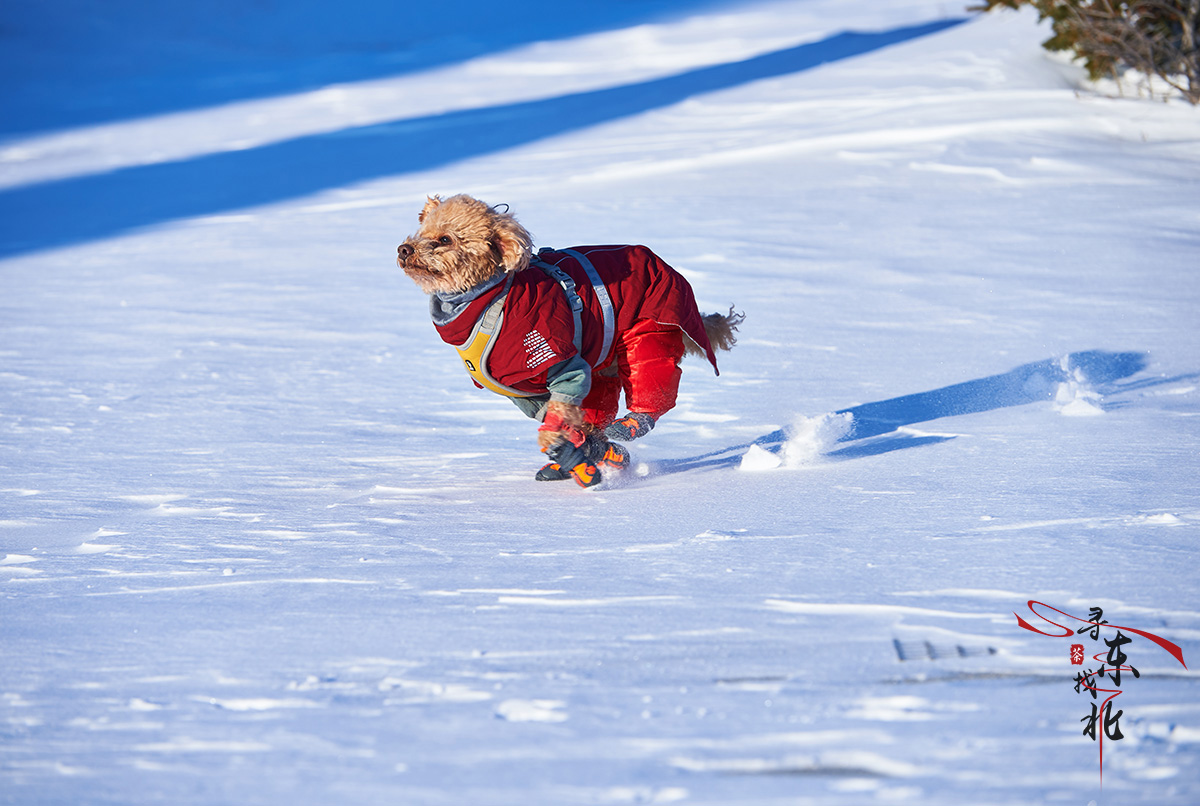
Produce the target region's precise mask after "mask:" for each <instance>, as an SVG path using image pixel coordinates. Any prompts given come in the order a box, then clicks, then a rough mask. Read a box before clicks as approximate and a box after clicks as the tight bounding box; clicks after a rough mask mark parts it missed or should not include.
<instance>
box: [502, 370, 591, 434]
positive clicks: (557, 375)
mask: <svg viewBox="0 0 1200 806" xmlns="http://www.w3.org/2000/svg"><path fill="white" fill-rule="evenodd" d="M546 388H547V389H549V390H550V394H549V395H543V396H541V397H513V398H509V399H510V400H512V402H513V403H515V404H516V406H517V408H519V409H520V410H521V411H522V412H523V413H524V414H525V416H526V417H530V418H532V419H534V420H541V419H542V418H544V417H545V416H546V404H547V403H548V402H549V401H551V400H557V401H559V402H560V403H571V404H573V405H576V406H578V405H580V404H581V403H583V399H584V398H585V397H587V394H588V392H590V391H591V389H592V368H591V367H590V366H589V365H588V362H587V361H585V360H584V359H583V357H582V356H579V355H576V356H574V357H573V358H568V359H567V360H566V361H560V362H559V363H557V364H555V365H554V366H552V367H550V370H549V371H548V372H547V373H546Z"/></svg>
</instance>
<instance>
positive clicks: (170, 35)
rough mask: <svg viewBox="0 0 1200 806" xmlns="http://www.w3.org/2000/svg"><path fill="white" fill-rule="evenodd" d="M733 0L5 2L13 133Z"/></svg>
mask: <svg viewBox="0 0 1200 806" xmlns="http://www.w3.org/2000/svg"><path fill="white" fill-rule="evenodd" d="M729 2H730V0H636V1H635V2H612V0H575V2H570V3H564V2H562V0H518V2H517V3H494V2H491V1H490V0H439V2H436V3H418V2H397V0H338V2H336V3H333V2H327V0H288V2H276V1H275V0H256V1H254V2H248V0H207V2H204V3H191V2H145V0H105V1H104V2H102V3H98V2H96V0H54V2H30V1H29V0H25V1H24V2H20V1H19V0H18V1H17V2H13V1H12V0H9V2H6V3H0V41H3V47H0V109H3V110H4V114H3V115H0V135H14V134H29V133H33V132H45V131H52V130H55V129H62V128H66V127H76V126H87V125H94V124H98V123H107V122H110V121H115V120H123V119H128V118H134V117H145V116H148V115H160V114H165V113H169V112H178V111H182V110H187V109H201V108H204V107H208V106H216V105H219V104H227V103H231V102H235V101H242V100H247V99H255V98H267V97H271V96H277V95H285V94H290V93H297V92H304V91H307V90H314V89H320V88H322V87H328V86H330V85H331V84H340V83H345V82H350V81H364V80H369V79H375V78H380V77H385V76H394V75H401V74H404V73H409V72H413V71H417V70H428V69H430V68H434V67H438V66H441V65H447V64H455V63H457V62H463V61H467V60H469V59H474V58H478V57H481V56H485V55H487V54H489V53H495V52H498V51H503V50H508V49H510V48H516V47H520V46H521V45H525V44H528V43H532V42H541V41H548V40H556V39H557V40H562V39H567V38H570V37H575V36H581V35H584V34H590V33H594V32H597V31H605V30H618V29H622V28H629V27H631V26H636V25H642V24H647V23H654V22H657V21H660V20H666V19H672V18H677V17H681V16H687V15H691V14H696V13H699V12H701V11H704V10H706V9H711V8H720V7H722V6H725V5H728V4H729Z"/></svg>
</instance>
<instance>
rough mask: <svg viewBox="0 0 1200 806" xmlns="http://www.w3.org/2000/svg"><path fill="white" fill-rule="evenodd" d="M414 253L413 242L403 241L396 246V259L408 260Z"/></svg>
mask: <svg viewBox="0 0 1200 806" xmlns="http://www.w3.org/2000/svg"><path fill="white" fill-rule="evenodd" d="M412 255H413V248H412V244H408V243H402V244H400V245H399V246H397V247H396V259H397V260H399V261H400V262H401V263H403V262H404V261H406V260H408V259H409V258H410V257H412Z"/></svg>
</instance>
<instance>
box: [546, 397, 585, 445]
mask: <svg viewBox="0 0 1200 806" xmlns="http://www.w3.org/2000/svg"><path fill="white" fill-rule="evenodd" d="M552 415H558V416H559V417H561V418H562V422H563V424H564V425H569V426H572V427H573V428H578V429H579V430H581V431H583V432H585V433H586V432H588V431H590V430H592V429H591V428H589V427H588V426H587V425H586V424H585V423H584V422H583V410H582V409H580V408H579V407H578V406H574V405H572V404H570V403H563V402H561V401H558V400H551V401H550V402H549V403H547V404H546V419H547V420H549V419H550V418H551V416H552ZM563 438H564V434H563V432H562V431H538V447H539V448H541V449H542V450H543V451H544V450H546V448H549V447H550V446H551V445H554V444H555V443H557V442H558V441H559V440H561V439H563Z"/></svg>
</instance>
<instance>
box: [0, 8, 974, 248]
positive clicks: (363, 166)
mask: <svg viewBox="0 0 1200 806" xmlns="http://www.w3.org/2000/svg"><path fill="white" fill-rule="evenodd" d="M962 22H964V20H961V19H951V20H938V21H936V22H931V23H926V24H923V25H915V26H907V27H903V28H895V29H892V30H890V31H880V32H874V33H854V32H848V33H841V34H837V35H836V36H831V37H829V38H827V39H824V40H822V41H820V42H812V43H808V44H805V45H799V46H797V47H792V48H786V49H783V50H779V51H775V52H773V53H768V54H765V55H762V56H757V57H755V58H752V59H746V60H744V61H738V62H730V63H727V64H720V65H715V66H711V67H704V68H700V69H696V70H690V71H687V72H684V73H680V74H677V75H674V76H669V77H666V78H660V79H654V80H651V81H644V82H640V83H635V84H629V85H625V86H619V87H610V88H608V89H601V90H593V91H589V92H580V93H575V94H571V95H564V96H561V97H557V98H548V99H542V100H536V101H526V102H521V103H512V104H505V105H500V106H494V107H489V108H485V109H469V110H462V111H457V112H448V113H445V114H439V115H432V116H428V117H422V118H399V119H396V120H394V121H390V122H387V123H380V124H374V125H370V126H361V127H356V128H349V129H343V130H340V131H337V132H332V133H328V134H319V135H309V136H305V137H298V138H294V139H291V140H285V141H282V142H276V143H269V144H265V145H262V146H258V147H256V148H248V149H244V150H236V151H224V152H220V153H216V154H206V155H204V156H200V157H195V158H192V159H187V160H178V161H174V162H164V163H155V164H150V165H139V166H134V167H128V168H123V169H120V170H115V171H110V172H107V173H99V174H90V175H86V176H78V177H71V178H67V179H61V180H55V181H50V182H43V183H40V184H33V185H26V186H21V187H16V188H13V189H10V190H6V191H3V192H0V222H3V223H0V228H2V229H0V258H4V257H9V256H12V255H16V254H21V253H25V252H30V251H35V250H40V249H48V248H56V247H61V246H67V245H70V244H76V243H81V242H85V241H89V240H93V239H97V238H104V237H110V236H113V235H117V234H120V233H122V232H126V231H129V230H131V229H134V228H137V227H145V226H150V225H154V224H160V223H163V222H166V221H172V220H177V219H183V218H191V217H195V216H204V215H212V214H215V213H219V212H223V211H227V210H231V209H238V208H246V207H254V206H258V205H264V204H269V203H273V202H278V201H282V200H284V199H291V198H295V197H299V196H305V195H308V194H313V193H317V192H319V191H323V190H327V189H330V188H338V187H344V186H346V185H350V184H354V183H357V182H363V181H366V180H369V179H374V178H377V177H382V176H394V175H399V174H404V173H410V172H414V171H427V170H431V169H434V168H438V167H441V166H444V165H447V164H450V163H454V162H458V161H460V160H464V159H467V158H470V157H477V156H480V155H483V154H491V153H495V152H498V151H503V150H505V149H510V148H515V147H517V146H522V145H526V144H529V143H532V142H536V141H539V140H543V139H546V138H549V137H554V136H557V135H561V134H564V133H567V132H571V131H575V130H578V129H583V128H586V127H590V126H595V125H598V124H601V123H606V122H608V121H611V120H616V119H619V118H624V117H628V116H631V115H636V114H640V113H643V112H647V111H650V110H652V109H658V108H661V107H664V106H668V105H670V104H674V103H678V102H680V101H683V100H685V99H687V98H690V97H692V96H694V95H697V94H701V93H708V92H714V91H717V90H723V89H728V88H730V87H736V86H739V85H742V84H746V83H748V82H751V81H757V80H760V79H764V78H770V77H774V76H781V75H788V74H792V73H797V72H801V71H804V70H809V69H812V68H814V67H817V66H819V65H822V64H827V63H829V62H834V61H838V60H841V59H847V58H851V57H853V56H859V55H862V54H865V53H869V52H871V51H873V50H878V49H880V48H883V47H887V46H889V45H894V44H898V43H900V42H905V41H908V40H912V39H916V38H918V37H922V36H926V35H929V34H933V33H935V32H937V31H941V30H943V29H945V28H949V27H951V26H953V25H958V24H960V23H962Z"/></svg>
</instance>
